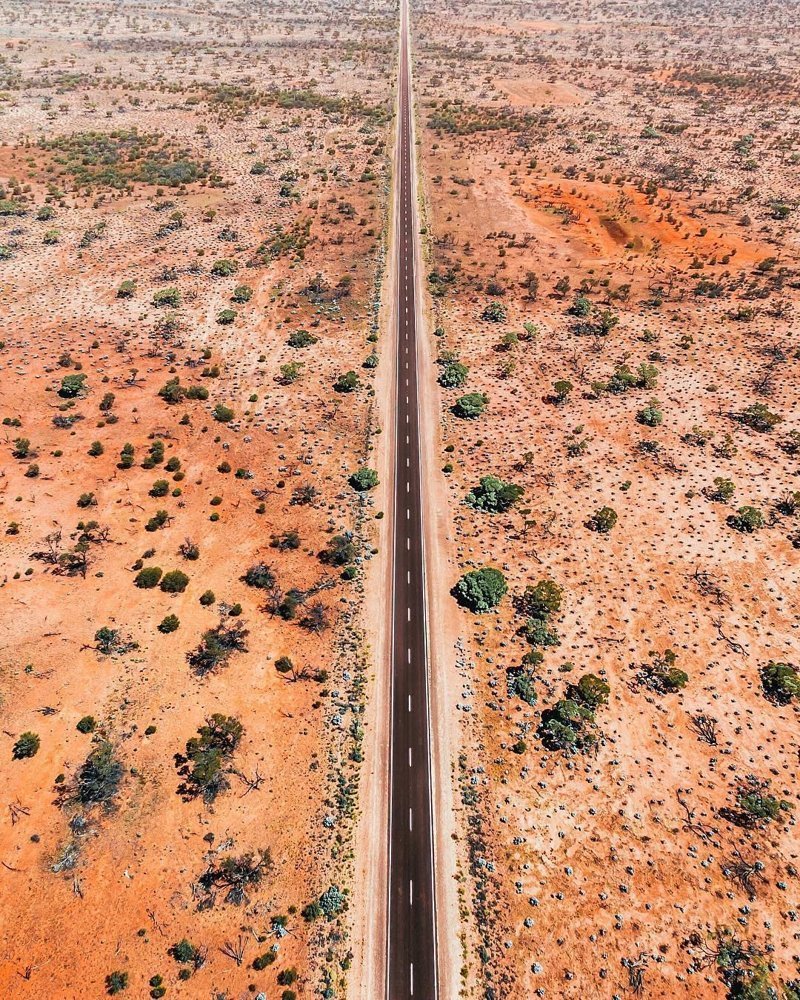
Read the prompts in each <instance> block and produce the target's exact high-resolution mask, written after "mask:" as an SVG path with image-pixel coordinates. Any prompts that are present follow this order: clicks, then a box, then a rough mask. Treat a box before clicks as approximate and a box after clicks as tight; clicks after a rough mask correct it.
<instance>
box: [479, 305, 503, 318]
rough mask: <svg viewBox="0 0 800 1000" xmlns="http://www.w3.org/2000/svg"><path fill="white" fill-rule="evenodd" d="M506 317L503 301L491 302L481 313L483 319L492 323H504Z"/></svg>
mask: <svg viewBox="0 0 800 1000" xmlns="http://www.w3.org/2000/svg"><path fill="white" fill-rule="evenodd" d="M505 318H506V311H505V308H504V307H503V305H502V303H501V302H489V303H488V304H487V305H486V307H485V308H484V310H483V312H482V313H481V319H485V320H488V322H490V323H502V322H504V320H505Z"/></svg>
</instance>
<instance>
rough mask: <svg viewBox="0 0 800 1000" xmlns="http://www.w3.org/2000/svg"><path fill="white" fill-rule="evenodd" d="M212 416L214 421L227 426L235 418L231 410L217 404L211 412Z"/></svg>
mask: <svg viewBox="0 0 800 1000" xmlns="http://www.w3.org/2000/svg"><path fill="white" fill-rule="evenodd" d="M212 414H213V417H214V419H215V420H217V421H219V423H221V424H229V423H230V422H231V420H233V418H234V416H235V414H234V412H233V410H232V409H231V408H230V407H229V406H225V405H224V404H223V403H217V405H216V406H215V407H214V409H213V410H212Z"/></svg>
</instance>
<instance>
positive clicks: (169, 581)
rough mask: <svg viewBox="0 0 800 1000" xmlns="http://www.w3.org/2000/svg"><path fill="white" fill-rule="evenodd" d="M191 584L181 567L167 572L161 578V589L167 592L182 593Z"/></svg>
mask: <svg viewBox="0 0 800 1000" xmlns="http://www.w3.org/2000/svg"><path fill="white" fill-rule="evenodd" d="M188 585H189V577H188V576H187V575H186V574H185V573H184V572H183V571H182V570H179V569H172V570H170V571H169V573H165V574H164V576H163V578H162V580H161V589H162V590H163V592H164V593H165V594H182V593H183V592H184V590H186V588H187V586H188Z"/></svg>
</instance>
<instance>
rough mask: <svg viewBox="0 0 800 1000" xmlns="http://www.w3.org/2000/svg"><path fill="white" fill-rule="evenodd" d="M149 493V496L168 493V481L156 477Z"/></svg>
mask: <svg viewBox="0 0 800 1000" xmlns="http://www.w3.org/2000/svg"><path fill="white" fill-rule="evenodd" d="M149 493H150V496H151V497H165V496H166V495H167V494H168V493H169V483H168V482H167V480H166V479H156V481H155V482H154V483H153V485H152V486H151V487H150V490H149Z"/></svg>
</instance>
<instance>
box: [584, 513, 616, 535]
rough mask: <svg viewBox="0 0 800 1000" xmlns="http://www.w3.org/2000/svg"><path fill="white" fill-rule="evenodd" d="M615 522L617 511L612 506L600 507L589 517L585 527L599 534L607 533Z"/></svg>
mask: <svg viewBox="0 0 800 1000" xmlns="http://www.w3.org/2000/svg"><path fill="white" fill-rule="evenodd" d="M616 523H617V512H616V511H615V510H614V509H613V508H612V507H600V508H599V510H596V511H595V512H594V514H592V516H591V517H590V518H589V520H588V522H587V527H588V528H590V529H591V530H592V531H596V532H597V533H598V534H600V535H607V534H608V533H609V532H610V531H611V530H612V528H613V527H614V525H615V524H616Z"/></svg>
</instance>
